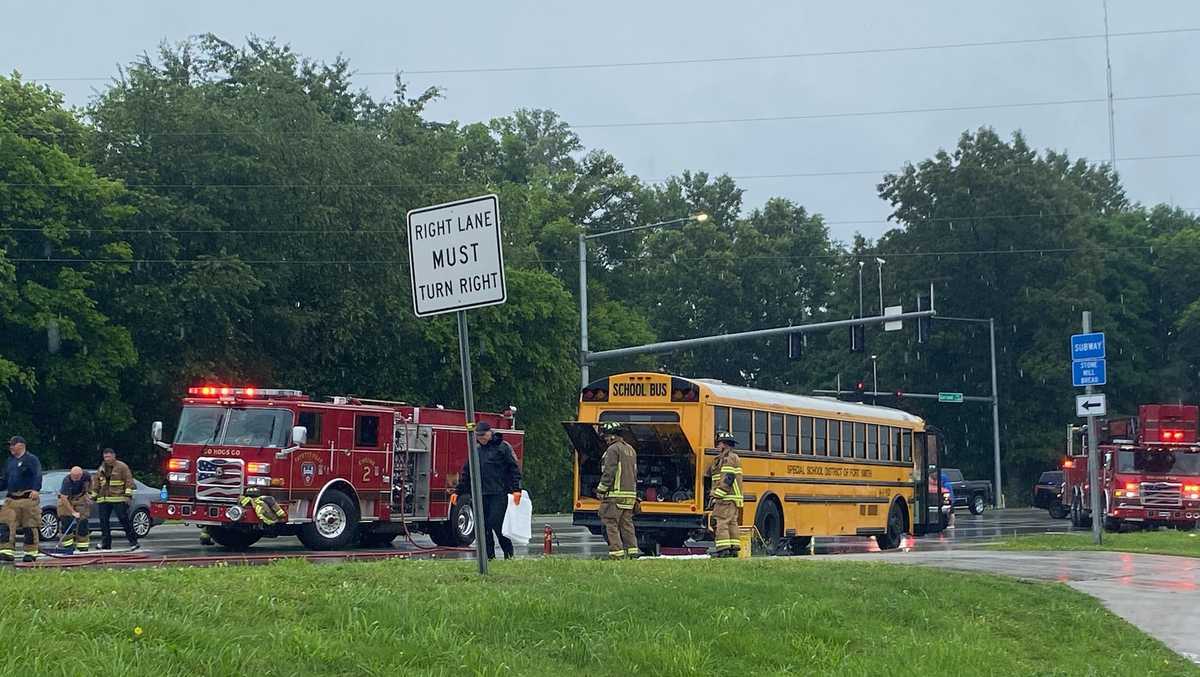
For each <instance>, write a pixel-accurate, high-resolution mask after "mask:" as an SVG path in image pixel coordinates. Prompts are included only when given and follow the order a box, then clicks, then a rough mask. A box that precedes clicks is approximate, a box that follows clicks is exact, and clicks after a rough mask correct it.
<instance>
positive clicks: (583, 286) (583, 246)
mask: <svg viewBox="0 0 1200 677" xmlns="http://www.w3.org/2000/svg"><path fill="white" fill-rule="evenodd" d="M708 219H709V215H708V214H706V213H704V212H697V213H695V214H692V215H690V216H681V217H679V218H677V219H670V220H669V221H659V222H658V223H648V224H645V225H642V226H633V227H630V228H620V229H617V230H606V231H604V232H603V233H592V234H591V235H587V234H585V233H584V232H583V230H582V229H581V230H580V232H579V379H580V381H581V382H582V386H585V387H586V386H587V384H588V383H590V382H591V379H590V378H589V377H588V307H587V241H588V240H595V239H597V238H601V237H608V236H609V235H620V234H621V233H632V232H633V231H635V230H646V229H648V228H661V227H663V226H673V225H677V224H680V223H687V222H689V221H695V222H696V223H704V222H705V221H708ZM859 286H861V285H859ZM860 296H861V294H860Z"/></svg>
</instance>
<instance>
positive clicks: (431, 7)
mask: <svg viewBox="0 0 1200 677" xmlns="http://www.w3.org/2000/svg"><path fill="white" fill-rule="evenodd" d="M5 5H6V7H5V10H4V14H3V16H4V17H5V20H4V21H3V23H2V24H0V45H3V48H2V49H0V68H2V69H3V71H4V72H10V71H11V70H13V69H18V70H20V71H21V72H22V73H23V74H24V75H25V76H26V77H29V78H47V79H49V78H87V77H100V78H106V77H109V76H111V75H112V74H113V73H114V72H115V71H116V67H117V65H118V64H124V63H127V62H129V61H130V60H131V59H133V58H134V57H136V56H137V54H139V53H141V52H143V51H147V50H152V49H153V48H154V47H155V46H156V45H157V44H158V43H159V42H160V41H161V40H164V39H166V40H169V41H177V40H181V39H184V38H185V37H187V36H189V35H195V34H200V33H205V32H213V33H216V34H218V35H220V36H221V37H223V38H225V39H227V40H230V41H235V42H237V41H240V39H241V38H243V37H244V36H246V35H249V34H257V35H260V36H274V37H276V38H278V39H279V40H280V41H282V42H286V43H289V44H291V45H292V47H293V48H294V49H296V50H297V51H298V52H300V53H301V54H303V55H305V56H309V57H313V58H319V59H332V58H334V57H336V56H337V55H338V54H341V55H343V56H345V57H347V58H348V59H349V60H350V62H351V65H352V66H353V67H354V68H355V69H356V70H357V71H360V72H372V71H384V72H390V71H396V70H401V71H412V70H431V69H456V68H468V69H469V68H479V67H484V68H486V67H495V66H542V65H569V64H596V63H612V62H629V61H656V60H679V59H692V58H712V57H738V56H757V55H776V54H794V53H797V52H805V53H811V52H825V51H849V50H872V49H880V48H893V47H906V46H923V45H945V44H948V43H964V42H986V41H1004V40H1024V39H1034V38H1046V37H1058V36H1073V35H1090V34H1097V33H1102V32H1103V28H1104V24H1103V19H1104V15H1103V9H1102V3H1101V0H1069V1H1068V0H1056V1H1055V2H1044V1H1043V0H1010V1H1009V2H1004V3H1000V2H993V3H988V4H987V5H983V4H982V3H974V4H973V5H971V6H968V3H964V2H961V0H952V1H951V0H947V1H932V0H930V1H925V2H911V3H910V2H904V3H900V2H894V1H893V2H886V3H885V2H869V3H868V2H857V3H830V2H821V3H817V2H807V3H801V2H790V3H781V2H766V1H757V0H755V1H751V0H742V1H741V2H736V3H734V2H729V1H728V0H723V1H721V2H717V1H711V0H691V1H690V2H647V1H645V0H642V1H640V2H628V1H626V0H608V1H607V2H603V3H601V2H589V3H580V2H573V3H566V2H548V1H546V2H491V3H477V4H475V3H422V4H420V5H417V4H416V3H407V2H379V1H376V2H359V3H343V4H342V5H341V6H337V5H334V4H332V3H328V2H320V3H317V2H298V1H291V2H245V1H244V0H242V1H239V2H228V1H225V0H209V1H208V2H203V3H197V2H193V3H186V4H185V3H175V2H162V1H161V0H158V1H155V2H115V1H110V2H104V3H96V2H75V3H65V2H50V1H47V2H41V3H30V2H12V1H11V0H10V1H9V2H6V3H5ZM455 8H458V9H455ZM1109 11H1110V30H1111V31H1112V32H1113V33H1124V32H1136V31H1153V30H1164V29H1183V28H1200V3H1197V2H1194V1H1192V0H1174V1H1167V0H1159V1H1153V0H1110V7H1109ZM1112 61H1113V86H1114V91H1115V94H1116V96H1117V97H1118V98H1120V97H1141V96H1147V95H1162V94H1174V93H1185V92H1196V93H1200V32H1197V33H1176V34H1170V35H1155V36H1127V37H1116V38H1114V39H1113V40H1112ZM408 79H409V81H410V82H411V84H412V91H414V92H419V91H421V90H423V89H424V88H425V87H427V86H430V85H438V86H441V87H443V88H445V92H446V96H445V98H444V99H443V100H441V101H439V102H438V103H436V104H435V105H433V106H432V107H431V109H430V115H431V116H432V117H434V118H436V119H447V120H448V119H456V120H460V121H463V122H474V121H479V120H487V119H489V118H492V117H495V116H500V115H505V114H507V113H510V112H511V111H512V110H514V109H516V108H522V107H523V108H550V109H553V110H555V111H557V112H558V113H559V114H560V115H562V116H563V117H564V118H565V119H566V120H567V121H568V122H570V123H571V124H573V125H581V126H583V127H581V128H580V129H579V130H578V131H579V133H580V135H581V136H582V138H583V140H584V142H585V143H586V144H587V146H588V147H600V148H604V149H607V150H609V151H610V152H612V153H613V154H614V155H616V157H617V158H618V159H620V160H621V161H622V162H623V163H624V164H625V166H626V168H627V170H628V171H630V172H632V173H635V174H637V175H639V176H641V177H643V178H644V179H651V180H652V179H659V178H662V177H665V176H668V175H671V174H675V173H678V172H680V171H682V170H684V169H692V170H702V171H708V172H710V173H713V174H719V173H728V174H730V175H733V176H737V177H753V176H761V175H777V174H797V173H823V172H824V173H836V172H848V173H847V174H843V175H827V176H806V177H787V178H744V179H739V183H740V184H741V185H742V186H744V187H745V188H746V189H747V190H746V201H745V205H746V207H747V208H748V209H750V208H754V207H756V206H758V205H760V204H762V202H763V201H764V200H766V199H767V198H768V197H771V196H777V195H778V196H785V197H788V198H791V199H793V200H795V201H797V202H799V203H801V204H803V205H805V206H806V207H807V208H809V209H810V210H811V211H815V212H819V213H822V214H824V215H825V216H826V218H827V219H828V220H829V221H830V222H831V230H832V231H833V233H834V235H835V236H836V237H838V238H841V239H849V238H850V237H851V236H852V234H853V233H854V232H855V231H861V232H863V233H864V234H866V235H867V236H869V237H875V236H877V235H878V234H880V233H881V232H883V231H884V230H886V228H887V226H886V225H885V224H884V223H883V218H884V217H886V215H887V213H888V208H887V205H886V204H884V203H883V202H882V201H881V200H880V199H879V198H878V196H877V195H876V191H875V185H876V183H877V182H878V180H879V177H880V173H870V174H853V173H849V172H861V171H871V172H875V170H894V169H896V168H899V167H900V166H901V165H902V164H903V163H904V162H905V161H917V160H920V159H922V158H926V157H928V156H930V155H931V154H932V153H934V152H935V151H936V150H937V149H938V148H941V147H949V146H952V145H953V144H954V143H955V142H956V140H957V138H958V135H959V134H960V133H961V132H962V131H964V130H968V129H975V128H977V127H979V126H981V125H990V126H992V127H994V128H995V129H996V130H997V131H999V132H1000V133H1001V134H1002V135H1004V136H1008V135H1009V134H1011V132H1012V131H1014V130H1017V129H1020V130H1023V131H1024V132H1025V134H1026V136H1027V138H1028V139H1029V141H1030V142H1031V143H1032V144H1033V145H1034V146H1036V147H1038V148H1043V147H1052V148H1055V149H1058V150H1065V151H1069V152H1070V153H1071V154H1072V156H1078V155H1082V156H1086V157H1088V158H1091V159H1094V160H1097V161H1103V160H1106V159H1107V158H1108V128H1107V112H1106V105H1105V104H1104V103H1082V104H1080V103H1077V104H1070V105H1053V106H1036V107H1010V108H1001V109H991V110H970V111H947V112H922V113H907V114H898V115H881V116H843V117H837V118H831V119H808V120H788V121H770V122H745V123H727V124H713V125H671V126H661V127H657V126H656V127H609V128H605V127H586V125H603V124H611V123H627V122H657V121H680V120H697V119H726V118H746V117H764V116H766V117H770V116H794V115H811V114H827V113H847V112H871V111H888V110H898V109H913V108H938V107H943V108H944V107H963V106H980V105H991V104H1015V103H1028V102H1044V101H1054V100H1064V99H1094V98H1103V97H1104V96H1105V68H1104V41H1103V40H1102V39H1083V40H1072V41H1054V42H1042V43H1035V44H1019V45H1004V46H983V47H965V48H947V49H931V50H923V51H907V52H904V51H901V52H885V53H865V54H856V55H838V56H820V57H803V58H789V59H778V60H757V61H754V60H751V61H738V62H730V63H715V64H714V63H701V64H676V65H654V66H639V67H621V68H603V69H591V70H549V71H547V70H539V71H527V72H508V73H494V72H493V73H480V72H474V73H440V74H425V75H415V74H414V75H410V76H409V77H408ZM357 82H358V84H359V85H360V86H362V87H366V88H368V89H369V90H370V91H371V92H372V93H373V94H374V95H376V96H377V97H383V96H387V95H388V94H389V93H390V91H391V83H392V81H391V78H390V77H389V76H388V75H386V74H383V75H360V76H358V77H357ZM48 84H50V85H52V86H54V87H55V88H57V89H60V90H61V91H63V92H65V94H66V96H67V100H68V102H69V103H71V104H79V105H82V104H84V103H86V102H87V101H88V100H89V98H90V97H91V96H93V95H94V94H95V92H96V91H97V90H98V89H99V88H102V87H103V86H104V80H103V79H101V80H98V81H81V80H63V79H55V80H50V81H48ZM1197 104H1200V96H1196V97H1176V98H1163V99H1155V100H1135V101H1118V102H1117V109H1116V150H1117V156H1118V168H1119V170H1120V172H1121V175H1122V178H1123V180H1124V183H1125V186H1126V188H1127V190H1128V192H1129V195H1130V197H1131V198H1132V199H1133V200H1135V201H1139V202H1142V203H1147V204H1152V203H1158V202H1168V203H1172V204H1175V205H1177V206H1181V207H1186V208H1200V181H1197V174H1198V171H1197V170H1200V116H1198V115H1196V113H1195V111H1196V109H1197ZM1180 154H1194V155H1197V157H1191V158H1177V159H1143V160H1133V159H1128V160H1121V159H1120V158H1135V157H1144V156H1161V155H1180ZM852 221H866V222H864V223H847V222H852Z"/></svg>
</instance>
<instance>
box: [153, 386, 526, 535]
mask: <svg viewBox="0 0 1200 677" xmlns="http://www.w3.org/2000/svg"><path fill="white" fill-rule="evenodd" d="M515 411H516V410H515V409H513V408H511V407H510V408H509V410H508V411H507V412H504V413H499V414H495V413H492V414H489V413H480V414H478V415H477V417H476V418H477V422H483V421H486V422H488V423H489V424H491V425H492V427H493V428H494V429H495V430H496V431H497V433H498V434H500V435H502V436H503V439H504V440H506V441H507V442H509V444H511V445H512V447H513V450H514V451H515V452H516V454H517V459H518V462H519V461H520V459H521V458H522V452H523V449H524V437H525V435H524V433H523V432H522V431H520V430H516V429H515V424H514V415H515ZM464 422H465V418H464V414H463V412H462V411H461V410H451V409H444V408H441V407H415V406H411V405H408V404H405V403H403V402H389V401H384V400H371V399H365V398H357V397H332V398H329V399H328V400H327V401H323V402H318V401H314V400H312V399H310V398H309V397H308V396H306V395H304V394H303V393H301V392H300V391H297V390H277V389H262V388H253V387H241V388H234V387H226V386H201V387H196V388H191V389H189V391H188V397H187V398H186V399H184V401H183V411H182V412H181V414H180V417H179V424H178V426H177V428H176V431H175V436H174V440H173V441H172V443H170V444H167V443H165V442H163V441H162V423H161V422H156V423H155V424H154V427H153V431H152V437H153V439H154V442H155V443H156V444H157V445H158V446H160V447H162V448H164V449H166V450H167V451H168V453H169V456H168V458H167V459H166V475H167V485H166V492H167V496H166V499H165V500H162V501H159V502H156V503H154V504H153V505H152V507H151V514H152V515H153V516H154V517H156V518H158V519H163V520H179V521H183V522H185V523H188V524H195V525H200V526H206V527H208V531H209V534H210V535H211V536H212V539H213V540H214V541H216V542H217V544H218V545H222V546H225V547H227V548H232V549H243V548H247V547H249V546H250V545H252V544H254V543H255V542H257V541H258V540H259V539H261V538H263V537H274V536H287V535H295V536H297V537H299V538H300V540H301V541H302V542H303V543H304V545H306V546H307V547H309V548H312V549H315V550H333V549H341V548H352V547H359V546H379V545H386V544H388V543H391V542H392V540H394V539H395V538H396V536H397V535H399V534H402V533H407V532H408V531H409V530H410V529H411V530H412V531H420V532H424V533H427V534H429V536H430V537H431V538H432V539H433V541H434V543H436V544H438V545H444V546H462V545H467V544H469V543H471V541H472V540H473V539H474V535H475V524H474V516H473V513H472V510H471V507H470V500H469V498H468V497H463V499H462V500H460V501H458V502H457V505H453V506H452V505H450V494H451V492H452V490H453V488H454V486H455V484H456V483H457V481H458V476H459V472H460V471H461V469H462V467H463V464H464V463H466V460H467V432H466V429H465V427H464Z"/></svg>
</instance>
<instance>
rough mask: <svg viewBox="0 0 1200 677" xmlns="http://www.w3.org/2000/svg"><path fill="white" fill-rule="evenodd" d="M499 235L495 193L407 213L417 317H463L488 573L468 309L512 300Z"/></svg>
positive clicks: (471, 451)
mask: <svg viewBox="0 0 1200 677" xmlns="http://www.w3.org/2000/svg"><path fill="white" fill-rule="evenodd" d="M502 243H503V239H502V238H501V235H500V201H499V199H498V198H497V197H496V196H495V195H482V196H480V197H473V198H470V199H468V200H459V201H458V202H448V203H446V204H440V205H434V206H432V207H425V208H423V209H414V210H412V211H410V212H408V270H409V276H410V279H411V281H412V294H413V312H414V313H415V314H416V316H417V317H430V316H432V315H441V314H443V313H455V314H457V316H458V359H459V365H460V368H461V369H462V381H463V403H464V404H463V409H464V410H465V412H466V426H465V427H466V433H467V450H468V453H467V464H468V467H469V469H470V471H471V510H472V512H474V514H475V559H476V560H477V561H478V564H479V573H481V574H486V573H487V569H488V567H487V553H486V552H485V550H484V548H485V545H484V544H485V543H486V541H487V539H486V538H484V537H483V528H484V526H483V525H484V523H485V522H484V517H483V489H482V486H481V484H480V479H481V478H480V476H479V448H478V447H477V446H476V444H475V393H474V390H473V388H474V385H473V384H472V382H471V339H470V335H469V334H468V330H467V313H466V311H467V309H469V308H481V307H483V306H494V305H497V304H500V303H504V302H505V301H506V300H507V299H508V289H507V287H506V286H505V284H504V251H503V244H502Z"/></svg>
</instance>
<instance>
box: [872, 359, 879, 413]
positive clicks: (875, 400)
mask: <svg viewBox="0 0 1200 677" xmlns="http://www.w3.org/2000/svg"><path fill="white" fill-rule="evenodd" d="M878 360H879V356H878V355H872V356H871V389H872V390H874V391H875V392H874V393H872V394H871V404H879V362H878Z"/></svg>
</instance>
